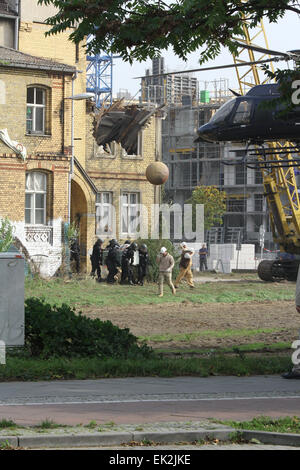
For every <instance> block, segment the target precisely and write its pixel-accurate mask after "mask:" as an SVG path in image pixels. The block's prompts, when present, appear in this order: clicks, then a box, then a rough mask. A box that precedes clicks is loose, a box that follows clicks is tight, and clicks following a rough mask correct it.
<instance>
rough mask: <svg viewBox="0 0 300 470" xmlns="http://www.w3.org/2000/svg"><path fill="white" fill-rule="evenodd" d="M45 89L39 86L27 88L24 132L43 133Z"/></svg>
mask: <svg viewBox="0 0 300 470" xmlns="http://www.w3.org/2000/svg"><path fill="white" fill-rule="evenodd" d="M45 115H46V90H45V89H44V88H40V87H28V88H27V108H26V132H27V134H45Z"/></svg>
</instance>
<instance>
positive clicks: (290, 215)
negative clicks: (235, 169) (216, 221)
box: [234, 18, 300, 280]
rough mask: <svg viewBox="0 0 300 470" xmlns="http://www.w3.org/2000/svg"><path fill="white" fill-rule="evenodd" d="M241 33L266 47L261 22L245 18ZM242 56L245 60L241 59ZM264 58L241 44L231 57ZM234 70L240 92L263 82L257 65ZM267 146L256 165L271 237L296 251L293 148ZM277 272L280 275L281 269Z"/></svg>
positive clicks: (299, 212)
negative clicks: (253, 24)
mask: <svg viewBox="0 0 300 470" xmlns="http://www.w3.org/2000/svg"><path fill="white" fill-rule="evenodd" d="M243 32H244V38H243V39H241V38H237V39H238V41H239V42H240V43H242V44H245V46H246V45H247V46H259V44H256V43H255V41H257V40H262V41H263V48H264V49H268V41H267V36H266V31H265V28H264V25H263V22H261V23H260V25H259V27H258V28H257V29H255V30H254V31H253V30H251V29H250V28H249V26H248V23H247V21H246V18H245V22H244V25H243ZM260 45H261V44H260ZM245 55H246V56H247V60H245V58H244V56H245ZM265 57H266V53H263V54H262V55H261V56H260V57H259V58H257V57H256V56H255V53H254V51H253V50H251V49H250V48H247V47H243V46H242V45H241V46H240V47H239V48H238V53H237V54H236V55H235V56H234V61H235V63H236V64H239V63H243V62H247V61H250V62H254V61H257V60H263V59H265ZM270 64H271V70H272V71H274V67H273V64H272V63H270ZM236 73H237V78H238V83H239V87H240V92H241V94H244V93H245V88H249V87H250V88H251V87H253V86H255V85H262V84H265V83H266V81H267V80H266V79H265V78H262V73H263V71H262V69H261V68H260V67H259V66H258V65H257V64H252V65H251V66H249V67H248V68H246V71H245V72H243V74H242V72H240V67H236ZM267 145H268V147H267V149H268V150H267V149H266V147H265V146H263V147H262V149H261V150H260V151H257V165H258V166H259V167H260V170H261V172H262V175H263V185H264V191H265V193H264V195H265V197H266V200H267V204H268V208H269V214H270V223H271V229H272V233H273V238H274V241H275V242H276V243H278V244H279V245H280V249H281V251H285V252H287V253H293V254H300V204H299V194H298V188H297V184H296V176H295V161H294V159H293V157H292V155H291V152H290V149H291V148H292V149H293V148H294V149H295V150H297V149H296V148H295V147H294V145H293V144H292V143H290V142H268V143H267ZM282 160H284V161H285V162H284V164H283V163H281V162H282ZM270 266H271V265H270ZM270 266H269V267H270ZM273 268H274V267H273ZM297 268H298V264H297ZM270 269H271V268H270ZM273 271H274V269H273ZM294 271H295V269H293V276H294V274H295V272H294ZM280 272H281V275H280V277H281V278H282V277H283V275H282V269H281V268H280ZM269 274H270V273H268V276H269ZM273 274H274V273H273ZM268 276H267V277H268ZM273 277H274V276H273ZM275 278H276V275H275ZM268 280H269V279H268ZM273 280H274V279H273Z"/></svg>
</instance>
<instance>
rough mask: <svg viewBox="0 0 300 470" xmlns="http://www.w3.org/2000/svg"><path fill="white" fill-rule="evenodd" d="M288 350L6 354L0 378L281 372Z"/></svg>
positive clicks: (9, 379) (73, 377) (87, 377)
mask: <svg viewBox="0 0 300 470" xmlns="http://www.w3.org/2000/svg"><path fill="white" fill-rule="evenodd" d="M290 364H291V359H290V354H287V355H286V356H284V355H281V356H279V355H276V354H275V353H274V355H272V356H268V357H267V356H266V357H265V356H263V355H262V356H260V357H247V356H246V355H241V354H237V355H232V356H226V355H224V354H215V355H214V354H212V355H211V356H209V357H204V358H203V357H201V358H163V357H161V358H159V357H157V358H154V359H139V360H138V359H136V360H133V359H124V360H121V359H106V360H100V359H99V358H82V359H80V358H74V359H64V358H57V359H56V358H55V359H51V358H50V359H48V360H42V359H34V358H18V357H8V358H7V362H6V364H5V365H3V366H1V368H0V381H2V382H4V381H12V380H16V381H27V380H28V381H37V380H63V379H80V380H83V379H97V378H102V377H103V378H109V377H147V376H148V377H151V376H158V377H176V376H187V375H190V376H198V377H208V376H209V375H237V376H244V375H259V374H281V373H282V372H285V371H286V370H288V369H289V368H290Z"/></svg>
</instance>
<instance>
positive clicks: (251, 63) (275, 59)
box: [134, 55, 291, 79]
mask: <svg viewBox="0 0 300 470" xmlns="http://www.w3.org/2000/svg"><path fill="white" fill-rule="evenodd" d="M290 59H291V57H290V56H289V55H287V56H286V57H282V58H281V57H275V58H274V57H273V59H264V60H255V61H253V62H241V63H238V64H227V65H215V66H214V67H203V68H200V69H190V70H181V71H178V72H164V73H157V74H154V75H143V76H141V77H134V78H135V79H138V78H155V77H164V76H167V75H178V74H186V73H190V72H207V71H208V70H222V69H230V68H234V67H246V66H247V65H256V64H258V65H260V64H267V63H268V62H278V61H280V60H290Z"/></svg>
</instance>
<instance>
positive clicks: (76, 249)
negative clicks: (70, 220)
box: [70, 238, 80, 273]
mask: <svg viewBox="0 0 300 470" xmlns="http://www.w3.org/2000/svg"><path fill="white" fill-rule="evenodd" d="M70 261H75V266H76V272H77V273H79V271H80V246H79V242H78V239H77V238H73V239H72V242H71V246H70Z"/></svg>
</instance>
